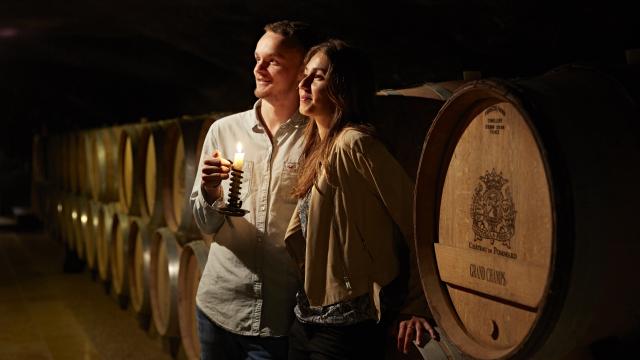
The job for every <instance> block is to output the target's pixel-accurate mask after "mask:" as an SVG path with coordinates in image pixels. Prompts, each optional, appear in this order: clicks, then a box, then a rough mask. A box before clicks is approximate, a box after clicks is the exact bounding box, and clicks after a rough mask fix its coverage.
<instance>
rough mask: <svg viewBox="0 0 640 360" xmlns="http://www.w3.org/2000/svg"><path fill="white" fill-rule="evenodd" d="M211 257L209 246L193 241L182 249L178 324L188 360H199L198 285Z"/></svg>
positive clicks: (179, 273) (199, 241) (202, 242)
mask: <svg viewBox="0 0 640 360" xmlns="http://www.w3.org/2000/svg"><path fill="white" fill-rule="evenodd" d="M208 256H209V244H207V243H206V242H205V241H202V240H196V241H192V242H190V243H188V244H186V245H185V246H184V247H183V248H182V252H181V254H180V270H179V271H178V322H179V324H180V338H181V339H182V347H183V348H184V350H185V353H186V354H187V358H188V359H195V360H197V359H199V356H200V341H199V338H198V322H197V319H196V294H197V292H198V284H200V278H201V277H202V272H203V271H204V266H205V264H206V263H207V258H208Z"/></svg>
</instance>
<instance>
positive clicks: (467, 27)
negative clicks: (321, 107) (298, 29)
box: [0, 0, 640, 152]
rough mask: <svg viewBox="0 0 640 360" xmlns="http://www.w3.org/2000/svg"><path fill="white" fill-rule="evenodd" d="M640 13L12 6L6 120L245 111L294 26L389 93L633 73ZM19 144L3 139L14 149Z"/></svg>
mask: <svg viewBox="0 0 640 360" xmlns="http://www.w3.org/2000/svg"><path fill="white" fill-rule="evenodd" d="M634 14H635V12H633V11H632V9H631V8H630V5H625V6H623V5H615V2H611V1H608V2H584V1H581V2H578V1H568V2H567V1H565V2H559V1H558V2H550V1H542V2H541V1H508V0H503V1H488V0H486V1H468V0H467V1H465V0H448V1H445V0H440V1H432V0H422V1H420V0H413V1H394V2H372V1H354V2H349V1H333V0H330V1H316V0H311V1H283V0H274V1H241V0H227V1H214V0H208V1H207V0H186V1H175V0H154V1H148V0H145V1H142V0H127V1H124V0H111V1H98V0H84V1H80V0H68V1H64V2H52V1H45V0H22V1H6V0H5V1H3V2H2V4H0V81H1V82H2V86H1V87H0V108H1V109H2V110H3V111H2V114H1V115H0V116H1V117H2V119H1V121H2V124H3V125H5V126H9V127H11V129H12V130H13V131H14V132H19V133H21V134H28V135H29V136H31V134H33V133H34V132H38V131H41V130H42V129H44V128H47V129H48V131H50V132H52V131H53V132H57V131H66V130H73V129H81V128H88V127H94V126H101V125H105V124H107V125H108V124H114V123H123V122H132V121H137V120H138V119H139V118H140V117H143V116H144V117H148V118H150V119H151V120H157V119H163V118H170V117H176V116H179V115H181V114H195V113H203V112H208V111H213V110H236V109H243V108H246V107H248V106H250V105H251V103H252V101H253V97H252V75H251V68H252V61H253V58H252V56H253V55H252V53H253V48H254V45H255V41H256V40H257V39H258V37H259V35H260V33H261V28H262V26H263V25H264V24H265V23H267V22H270V21H273V20H278V19H283V18H295V19H302V20H306V21H308V22H310V23H312V24H314V25H315V26H316V27H317V28H319V29H320V30H321V31H323V32H325V33H327V34H329V35H332V36H335V37H340V38H344V39H346V40H348V41H350V42H352V43H353V44H355V45H356V46H359V47H361V48H363V49H365V50H366V51H367V52H368V53H369V54H370V56H371V58H372V60H373V63H374V66H375V69H376V76H377V83H378V87H379V88H398V87H404V86H408V85H412V84H417V83H421V82H426V81H445V80H451V79H456V78H460V76H461V72H462V71H463V70H480V71H482V72H483V75H484V76H497V77H505V78H511V77H527V76H535V75H538V74H541V73H543V72H545V71H547V70H549V69H551V68H553V67H555V66H558V65H561V64H564V63H567V62H575V61H596V62H609V63H621V62H623V61H624V50H625V49H627V48H632V47H638V46H640V45H638V42H637V36H632V34H636V33H640V32H638V31H636V30H637V29H636V28H637V27H638V21H637V20H635V19H634V17H635V15H634ZM4 133H5V134H6V133H7V132H4ZM5 137H6V139H5ZM19 139H20V137H16V136H11V137H8V136H6V135H5V136H3V138H2V139H0V140H3V141H2V144H3V145H2V149H5V151H8V152H10V151H11V150H10V149H11V148H12V145H15V146H19V147H20V146H24V144H17V143H15V142H18V141H20V140H19ZM14 143H15V144H14Z"/></svg>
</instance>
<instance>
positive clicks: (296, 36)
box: [264, 20, 320, 53]
mask: <svg viewBox="0 0 640 360" xmlns="http://www.w3.org/2000/svg"><path fill="white" fill-rule="evenodd" d="M264 31H269V32H272V33H276V34H278V35H282V36H283V37H284V38H285V39H287V41H288V42H290V44H291V46H294V47H299V48H300V49H302V51H303V53H306V52H307V51H309V49H311V48H312V47H313V46H315V45H316V44H318V42H319V41H320V39H319V38H318V35H317V34H316V33H315V32H314V31H313V30H311V26H310V25H309V24H307V23H305V22H302V21H290V20H282V21H277V22H274V23H270V24H267V25H266V26H265V27H264Z"/></svg>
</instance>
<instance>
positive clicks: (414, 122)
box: [371, 81, 463, 180]
mask: <svg viewBox="0 0 640 360" xmlns="http://www.w3.org/2000/svg"><path fill="white" fill-rule="evenodd" d="M462 83H463V82H462V81H449V82H443V83H427V84H424V85H421V86H418V87H413V88H408V89H386V90H381V91H379V92H378V96H376V99H375V100H376V101H375V111H374V114H373V118H372V121H371V122H372V124H373V126H374V127H375V129H376V135H377V136H378V137H379V138H380V140H381V141H382V142H383V143H384V144H385V145H386V146H387V149H388V150H389V152H390V153H391V154H392V155H393V156H394V157H395V158H396V160H398V162H399V163H400V164H401V165H402V166H403V168H404V169H405V171H406V172H407V175H409V176H410V177H411V178H412V179H414V180H415V177H416V172H417V169H418V162H419V161H420V152H421V150H422V144H423V143H424V138H425V135H426V134H427V130H428V129H429V126H430V125H431V122H432V121H433V119H434V118H435V117H436V115H437V114H438V111H439V110H440V108H441V107H442V105H443V104H444V100H446V99H447V98H448V97H449V96H451V94H452V93H453V91H454V90H455V89H456V88H458V87H459V86H460V85H461V84H462Z"/></svg>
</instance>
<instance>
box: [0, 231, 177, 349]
mask: <svg viewBox="0 0 640 360" xmlns="http://www.w3.org/2000/svg"><path fill="white" fill-rule="evenodd" d="M64 257H65V251H64V246H63V244H61V243H59V242H57V241H53V240H50V239H49V238H48V237H47V236H46V235H45V233H44V232H43V231H41V230H38V231H35V232H28V231H24V230H20V229H17V228H15V227H12V226H0V360H4V359H7V360H8V359H11V360H13V359H20V360H22V359H25V360H28V359H171V356H170V355H169V349H170V345H169V344H168V343H166V342H163V341H162V340H161V339H160V338H159V337H158V335H157V333H155V332H154V329H153V326H151V327H150V329H149V330H144V329H143V327H142V326H141V325H140V323H139V322H138V320H137V319H136V316H135V314H134V313H133V311H132V310H130V309H122V308H121V307H120V306H119V304H118V302H117V301H116V298H115V297H114V296H113V295H110V294H109V293H108V292H107V291H106V290H105V289H106V288H107V287H106V286H105V285H104V284H103V283H102V282H100V281H99V280H97V278H96V277H95V276H92V273H91V272H90V271H88V270H86V269H85V270H82V271H79V272H74V273H70V272H66V273H65V272H63V263H64ZM174 349H175V345H174ZM181 357H183V354H182V353H181V352H180V351H178V354H177V358H178V359H179V358H181Z"/></svg>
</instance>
